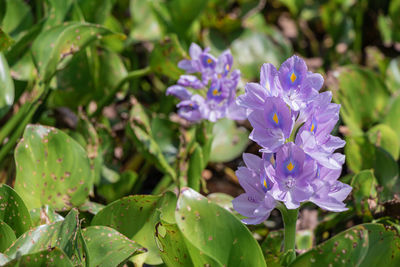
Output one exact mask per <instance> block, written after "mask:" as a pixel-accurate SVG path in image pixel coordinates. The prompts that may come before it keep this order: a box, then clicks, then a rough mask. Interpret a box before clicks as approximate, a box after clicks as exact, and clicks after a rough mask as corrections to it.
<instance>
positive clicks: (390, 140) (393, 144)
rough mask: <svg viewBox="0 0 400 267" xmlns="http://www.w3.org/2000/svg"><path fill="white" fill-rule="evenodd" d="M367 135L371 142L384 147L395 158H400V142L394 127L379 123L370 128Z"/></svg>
mask: <svg viewBox="0 0 400 267" xmlns="http://www.w3.org/2000/svg"><path fill="white" fill-rule="evenodd" d="M367 136H368V139H369V141H370V142H371V144H374V145H375V146H376V147H381V148H383V149H384V150H386V151H387V152H389V154H390V155H391V156H392V157H393V158H394V159H395V160H397V159H398V158H399V151H400V144H399V140H398V138H397V134H396V133H395V132H394V131H393V130H392V128H390V127H389V126H387V125H385V124H378V125H376V126H374V127H372V128H371V129H369V130H368V132H367Z"/></svg>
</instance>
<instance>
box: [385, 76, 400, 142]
mask: <svg viewBox="0 0 400 267" xmlns="http://www.w3.org/2000/svg"><path fill="white" fill-rule="evenodd" d="M399 75H400V74H399ZM399 89H400V85H399ZM399 117H400V96H397V97H396V98H393V99H392V102H391V103H390V106H389V109H388V112H387V113H386V115H385V117H384V118H383V123H384V124H386V125H389V126H390V128H392V129H393V130H394V132H395V133H396V134H397V140H398V143H400V123H399Z"/></svg>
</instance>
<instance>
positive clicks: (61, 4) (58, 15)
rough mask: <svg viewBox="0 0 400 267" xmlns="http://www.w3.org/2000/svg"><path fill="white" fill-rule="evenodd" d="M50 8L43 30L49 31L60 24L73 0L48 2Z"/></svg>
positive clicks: (49, 0)
mask: <svg viewBox="0 0 400 267" xmlns="http://www.w3.org/2000/svg"><path fill="white" fill-rule="evenodd" d="M48 2H49V4H50V6H51V8H50V10H49V14H48V17H47V19H46V22H45V24H44V30H49V29H50V28H51V27H53V26H56V25H59V24H61V23H62V22H63V21H64V19H65V16H66V15H67V13H68V11H69V9H70V8H71V6H72V3H73V0H64V1H58V0H48Z"/></svg>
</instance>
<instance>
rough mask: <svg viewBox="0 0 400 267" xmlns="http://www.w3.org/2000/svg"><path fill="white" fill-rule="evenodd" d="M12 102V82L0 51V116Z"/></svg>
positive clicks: (5, 61)
mask: <svg viewBox="0 0 400 267" xmlns="http://www.w3.org/2000/svg"><path fill="white" fill-rule="evenodd" d="M0 38H1V36H0ZM0 45H1V44H0ZM13 103H14V82H13V80H12V78H11V73H10V69H9V67H8V64H7V60H6V58H5V57H4V55H3V53H1V52H0V118H1V117H3V116H4V114H6V113H7V111H8V110H9V108H10V107H11V106H12V104H13Z"/></svg>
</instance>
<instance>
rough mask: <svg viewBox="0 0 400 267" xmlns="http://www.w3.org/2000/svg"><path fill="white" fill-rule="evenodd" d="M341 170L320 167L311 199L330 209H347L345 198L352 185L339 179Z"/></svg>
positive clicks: (313, 184) (338, 210) (337, 210)
mask: <svg viewBox="0 0 400 267" xmlns="http://www.w3.org/2000/svg"><path fill="white" fill-rule="evenodd" d="M341 171H342V170H341V169H338V170H332V169H328V168H325V167H320V168H319V171H318V176H317V178H316V179H315V180H314V181H313V183H312V187H313V189H314V194H313V195H312V196H311V198H310V201H311V202H313V203H315V204H316V205H318V206H319V207H320V208H322V209H326V210H329V211H335V212H341V211H345V210H347V208H346V205H345V204H344V203H343V200H344V199H345V198H346V197H347V196H348V195H349V194H350V192H351V189H352V187H351V186H349V185H347V184H344V183H342V182H339V181H338V180H337V179H338V178H339V176H340V173H341Z"/></svg>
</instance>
